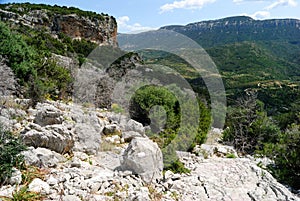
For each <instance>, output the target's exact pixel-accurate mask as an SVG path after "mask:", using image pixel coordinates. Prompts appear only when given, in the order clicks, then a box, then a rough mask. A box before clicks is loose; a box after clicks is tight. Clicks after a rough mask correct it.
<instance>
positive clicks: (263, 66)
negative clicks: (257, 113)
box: [161, 16, 300, 113]
mask: <svg viewBox="0 0 300 201" xmlns="http://www.w3.org/2000/svg"><path fill="white" fill-rule="evenodd" d="M161 29H166V30H173V31H176V32H179V33H181V34H183V35H186V36H188V37H190V38H191V39H193V40H195V41H196V42H197V43H199V44H200V45H201V46H202V47H203V48H204V49H205V50H206V51H207V53H208V54H209V55H210V56H211V58H212V59H213V60H214V62H215V64H216V65H217V67H218V69H219V72H220V74H221V75H222V78H223V81H224V85H225V88H226V93H227V95H228V101H229V103H230V102H231V100H233V101H234V100H235V99H236V98H237V97H239V96H240V95H241V93H242V92H243V91H244V90H246V89H254V90H257V91H258V97H259V99H260V100H262V101H263V102H264V103H265V104H266V107H267V108H268V111H269V112H270V113H274V111H283V110H285V109H286V108H290V105H292V104H295V101H294V100H296V99H298V98H296V97H298V93H299V86H300V20H297V19H271V20H254V19H252V18H250V17H245V16H237V17H228V18H224V19H219V20H210V21H202V22H196V23H191V24H188V25H186V26H178V25H174V26H165V27H162V28H161ZM172 60H173V66H174V68H175V69H176V68H178V67H180V65H179V64H178V63H177V61H176V60H175V59H172ZM164 63H167V62H164ZM168 63H172V62H170V60H169V62H168ZM196 80H197V78H196ZM191 83H194V81H193V80H192V81H191Z"/></svg>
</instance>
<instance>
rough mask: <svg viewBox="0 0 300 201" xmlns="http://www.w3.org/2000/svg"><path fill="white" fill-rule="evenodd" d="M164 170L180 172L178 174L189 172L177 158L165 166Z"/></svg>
mask: <svg viewBox="0 0 300 201" xmlns="http://www.w3.org/2000/svg"><path fill="white" fill-rule="evenodd" d="M164 170H171V171H172V172H174V173H180V174H183V173H190V172H191V171H190V170H189V169H187V168H186V167H184V164H183V163H182V162H181V161H180V160H178V159H177V160H175V161H174V162H172V163H171V164H170V165H168V166H165V167H164Z"/></svg>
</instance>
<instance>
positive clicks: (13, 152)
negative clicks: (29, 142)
mask: <svg viewBox="0 0 300 201" xmlns="http://www.w3.org/2000/svg"><path fill="white" fill-rule="evenodd" d="M25 149H26V147H25V145H23V144H22V143H21V141H20V139H18V138H16V137H14V136H13V135H12V134H11V133H10V132H8V131H5V130H3V128H2V127H0V161H1V166H0V184H1V185H3V184H5V183H6V182H7V180H8V179H9V178H10V177H11V175H12V172H13V168H14V167H15V168H17V169H22V168H23V167H24V159H23V156H22V155H20V152H21V151H24V150H25Z"/></svg>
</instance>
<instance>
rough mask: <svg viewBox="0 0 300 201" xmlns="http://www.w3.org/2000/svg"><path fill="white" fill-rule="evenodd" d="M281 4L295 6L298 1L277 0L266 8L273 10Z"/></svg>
mask: <svg viewBox="0 0 300 201" xmlns="http://www.w3.org/2000/svg"><path fill="white" fill-rule="evenodd" d="M279 6H291V7H295V6H297V2H296V0H277V1H275V2H274V3H272V4H271V5H269V6H267V7H266V8H265V9H266V10H272V9H274V8H277V7H279Z"/></svg>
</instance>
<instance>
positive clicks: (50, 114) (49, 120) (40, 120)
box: [34, 103, 63, 126]
mask: <svg viewBox="0 0 300 201" xmlns="http://www.w3.org/2000/svg"><path fill="white" fill-rule="evenodd" d="M36 109H37V114H36V116H35V119H34V123H36V124H39V125H40V126H47V125H53V124H61V123H62V122H63V116H62V111H60V110H59V109H57V108H56V107H54V106H53V105H50V104H48V103H38V104H37V106H36Z"/></svg>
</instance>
